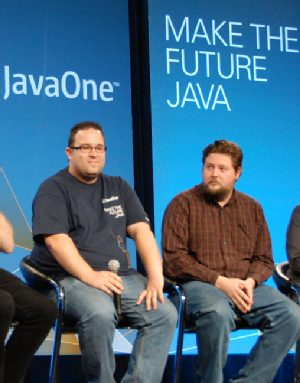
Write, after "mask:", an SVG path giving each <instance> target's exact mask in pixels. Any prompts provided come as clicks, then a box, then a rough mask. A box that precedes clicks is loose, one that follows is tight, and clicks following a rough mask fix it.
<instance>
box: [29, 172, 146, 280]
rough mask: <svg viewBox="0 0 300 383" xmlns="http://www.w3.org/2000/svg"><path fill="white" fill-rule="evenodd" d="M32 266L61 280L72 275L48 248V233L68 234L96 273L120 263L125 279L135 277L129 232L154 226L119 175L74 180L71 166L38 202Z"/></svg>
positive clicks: (48, 184) (47, 184) (53, 179)
mask: <svg viewBox="0 0 300 383" xmlns="http://www.w3.org/2000/svg"><path fill="white" fill-rule="evenodd" d="M32 208H33V239H34V242H35V246H34V248H33V251H32V253H31V260H32V263H33V264H34V265H35V266H36V267H37V268H39V269H40V270H41V271H43V272H45V273H46V274H47V275H49V276H52V277H53V278H55V279H57V280H59V279H62V278H64V277H65V276H67V275H68V273H67V271H66V270H65V269H63V268H62V267H61V266H60V264H59V263H58V262H57V261H56V259H55V258H54V257H53V255H52V253H51V252H50V251H49V249H48V248H47V246H46V245H45V241H44V238H43V235H44V234H50V235H51V234H68V235H69V236H70V237H71V239H72V240H73V242H74V244H75V246H76V247H77V249H78V251H79V253H80V254H81V256H82V257H83V258H84V259H85V260H86V262H87V263H88V264H89V265H90V266H91V267H92V268H93V269H94V270H108V262H109V261H110V260H112V259H116V260H118V261H119V262H120V270H119V273H120V275H124V274H130V273H135V270H133V269H131V268H130V264H129V255H128V253H127V250H126V234H127V232H126V229H127V227H128V226H130V225H132V224H135V223H138V222H147V223H148V222H149V220H148V217H147V215H146V213H145V211H144V209H143V207H142V205H141V203H140V201H139V199H138V197H137V195H136V193H135V191H134V190H133V189H132V188H131V186H130V185H129V184H128V183H127V182H126V181H124V180H123V179H122V178H120V177H112V176H106V175H103V174H100V176H99V177H98V180H97V181H96V182H95V183H94V184H86V183H84V182H81V181H79V180H78V179H77V178H76V177H74V176H72V175H71V174H70V173H69V171H68V168H66V169H63V170H61V171H60V172H58V173H57V174H56V175H54V176H53V177H50V178H48V179H47V180H46V181H44V182H43V183H42V185H41V186H40V188H39V190H38V192H37V194H36V196H35V198H34V200H33V206H32Z"/></svg>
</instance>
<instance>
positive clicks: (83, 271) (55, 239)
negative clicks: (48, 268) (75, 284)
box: [44, 234, 93, 283]
mask: <svg viewBox="0 0 300 383" xmlns="http://www.w3.org/2000/svg"><path fill="white" fill-rule="evenodd" d="M44 238H45V243H46V245H47V247H48V248H49V250H50V251H51V253H52V254H53V256H54V258H55V259H56V260H57V262H58V263H59V264H60V265H61V266H62V267H63V268H64V269H65V270H66V271H68V272H69V273H70V274H71V275H73V276H74V277H76V278H78V279H80V280H81V281H83V282H85V283H88V281H89V279H90V275H91V274H92V273H93V269H92V268H91V266H90V265H89V264H88V263H87V262H86V261H85V260H84V259H83V258H82V256H81V255H80V253H79V252H78V250H77V248H76V246H75V244H74V242H73V241H72V239H71V238H70V237H69V236H68V235H67V234H55V235H45V236H44Z"/></svg>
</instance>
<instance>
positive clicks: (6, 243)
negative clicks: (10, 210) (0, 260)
mask: <svg viewBox="0 0 300 383" xmlns="http://www.w3.org/2000/svg"><path fill="white" fill-rule="evenodd" d="M13 249H14V233H13V228H12V226H11V224H10V223H9V222H8V220H7V219H6V218H5V216H4V215H3V214H2V213H0V251H3V252H4V253H11V252H12V251H13Z"/></svg>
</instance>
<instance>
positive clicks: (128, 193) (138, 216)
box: [120, 178, 149, 227]
mask: <svg viewBox="0 0 300 383" xmlns="http://www.w3.org/2000/svg"><path fill="white" fill-rule="evenodd" d="M120 182H121V190H122V196H123V198H124V206H125V214H126V227H128V226H130V225H133V224H135V223H138V222H146V223H148V224H149V218H148V216H147V214H146V213H145V210H144V208H143V206H142V204H141V202H140V200H139V198H138V196H137V195H136V192H135V191H134V190H133V189H132V187H131V186H130V185H129V184H128V183H127V182H126V181H125V180H123V179H122V178H120Z"/></svg>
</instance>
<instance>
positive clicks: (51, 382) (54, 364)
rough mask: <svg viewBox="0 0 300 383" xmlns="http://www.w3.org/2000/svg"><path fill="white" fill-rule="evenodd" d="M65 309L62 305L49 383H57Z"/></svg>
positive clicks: (57, 323)
mask: <svg viewBox="0 0 300 383" xmlns="http://www.w3.org/2000/svg"><path fill="white" fill-rule="evenodd" d="M62 318H63V309H62V307H61V305H60V307H59V314H58V318H57V319H56V321H55V334H54V340H53V351H52V356H51V364H50V370H49V383H55V381H56V368H57V360H58V357H59V349H60V343H61V329H62Z"/></svg>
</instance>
